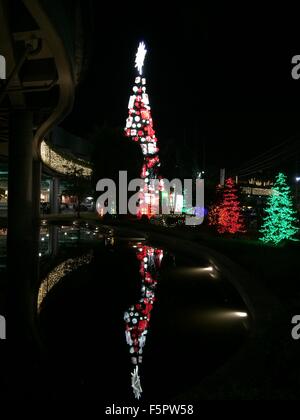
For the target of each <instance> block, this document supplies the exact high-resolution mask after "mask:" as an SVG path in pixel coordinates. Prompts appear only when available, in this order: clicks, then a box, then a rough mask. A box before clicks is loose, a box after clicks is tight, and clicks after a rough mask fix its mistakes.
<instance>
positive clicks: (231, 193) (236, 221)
mask: <svg viewBox="0 0 300 420" xmlns="http://www.w3.org/2000/svg"><path fill="white" fill-rule="evenodd" d="M217 230H218V232H219V233H231V234H234V233H238V232H245V225H244V218H243V215H242V210H241V206H240V202H239V199H238V195H237V188H236V186H235V183H234V181H233V179H232V178H228V179H227V180H226V181H225V186H224V190H223V197H222V201H221V203H220V206H219V214H218V225H217Z"/></svg>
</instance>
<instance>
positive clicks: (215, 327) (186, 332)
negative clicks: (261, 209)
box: [39, 225, 249, 399]
mask: <svg viewBox="0 0 300 420" xmlns="http://www.w3.org/2000/svg"><path fill="white" fill-rule="evenodd" d="M45 229H46V227H45ZM78 229H79V226H74V225H71V226H62V227H60V228H59V232H58V238H59V242H61V246H62V247H63V246H66V248H71V247H72V244H76V246H79V248H80V246H81V244H83V243H89V241H90V238H91V236H92V237H93V238H95V239H96V241H95V243H97V242H98V243H100V242H101V243H102V245H103V248H104V250H106V251H107V252H108V253H109V255H112V256H113V255H114V252H115V251H116V250H118V249H119V250H121V252H123V251H122V250H124V252H125V250H126V249H128V250H131V252H133V255H134V257H133V260H134V259H135V260H138V268H135V267H134V265H133V261H132V262H131V263H129V264H132V266H133V270H134V271H136V273H137V274H139V282H138V283H137V285H136V286H135V287H136V288H137V289H136V292H138V295H137V296H136V297H135V298H134V294H132V298H130V299H129V300H128V303H126V304H125V302H126V298H124V297H123V295H122V293H121V292H120V289H119V288H120V284H123V285H124V284H125V286H124V287H126V288H127V287H128V288H129V290H131V292H130V294H131V293H132V289H131V287H130V285H132V284H136V283H135V282H134V283H132V277H130V276H129V277H126V276H123V275H120V276H117V275H116V274H113V275H111V276H109V277H108V278H107V281H104V282H103V283H102V285H101V288H100V290H99V298H100V300H101V304H100V306H103V307H105V318H101V319H102V321H103V320H104V319H105V324H107V330H108V331H110V330H111V331H113V336H114V334H116V333H117V331H119V330H120V328H119V327H120V326H122V322H124V320H125V339H124V344H125V343H126V342H127V347H126V350H124V348H123V347H122V345H119V346H117V347H113V346H112V348H111V349H110V351H111V354H112V355H114V356H113V358H114V360H115V361H116V360H120V359H122V360H123V358H124V357H123V356H126V352H127V357H126V359H127V360H128V365H129V361H130V367H129V366H128V365H126V360H125V363H124V364H123V367H121V368H120V366H119V367H118V368H117V367H115V366H114V365H115V364H116V363H113V364H112V365H109V367H107V376H106V370H105V369H106V367H103V365H102V364H101V367H100V371H101V375H103V377H104V378H106V379H104V382H105V381H106V380H107V381H110V380H111V379H110V378H111V377H112V378H113V377H118V378H119V379H120V385H119V387H120V392H121V395H126V393H127V391H129V390H130V393H131V394H132V391H133V395H134V396H135V398H141V397H143V399H145V398H149V396H151V397H154V398H155V397H156V396H157V395H159V396H161V395H172V393H176V392H178V391H180V390H181V387H184V386H187V385H186V384H191V385H193V384H194V383H195V381H198V380H199V378H200V379H201V377H202V376H205V375H206V374H208V373H209V372H210V370H212V371H213V369H214V366H215V365H216V366H217V365H218V363H223V362H222V360H223V359H224V361H225V360H226V357H229V356H230V355H231V352H232V351H234V348H235V346H238V345H239V344H240V343H241V342H242V340H243V339H244V336H245V335H246V332H247V330H248V328H249V322H248V314H247V311H246V309H245V307H244V306H243V304H241V299H240V298H238V299H236V296H235V295H234V294H233V295H232V292H230V291H229V292H228V290H227V286H226V285H225V283H224V279H222V273H220V271H219V268H217V267H216V266H214V265H213V264H212V263H211V262H208V261H204V260H203V261H201V262H200V261H195V260H188V259H185V258H186V257H181V255H180V254H179V255H178V254H176V253H173V252H170V251H169V250H167V249H165V248H164V249H162V248H160V247H158V246H154V245H152V244H149V243H147V242H146V241H143V242H141V240H135V239H133V238H131V239H130V238H129V237H126V235H124V236H123V237H120V236H118V235H116V234H115V232H114V231H113V230H111V229H106V228H102V227H101V228H96V227H94V228H92V227H90V226H83V227H82V229H81V231H80V232H78ZM66 233H67V235H66ZM78 233H79V234H80V237H81V238H82V239H83V241H82V242H80V241H79V242H78ZM94 233H95V235H94ZM43 234H44V235H47V230H45V231H44V233H43ZM50 236H51V235H50ZM46 237H47V236H46ZM45 241H46V239H45ZM45 241H43V242H45ZM91 248H92V243H91ZM101 252H102V251H101ZM101 255H102V254H101V253H99V254H98V251H97V253H96V255H95V254H94V255H93V254H92V253H86V254H84V255H81V256H80V257H76V258H68V259H67V260H66V261H64V262H63V263H61V264H59V265H58V266H57V267H56V268H55V269H54V270H53V271H51V272H50V273H49V274H48V276H46V278H45V279H44V280H43V282H42V286H41V289H40V292H39V308H40V307H41V303H42V302H43V303H44V304H45V305H43V306H42V311H41V313H44V314H45V313H47V299H45V298H46V295H47V293H48V292H49V291H50V290H51V289H53V287H54V286H55V285H57V284H58V282H60V280H61V279H63V278H64V277H65V276H66V275H69V274H70V273H72V272H74V273H75V272H76V270H77V269H78V268H79V267H82V266H87V268H86V269H85V267H83V269H84V270H85V271H84V272H86V273H89V274H87V277H86V281H87V282H88V281H90V278H89V277H88V276H91V273H93V274H92V275H96V277H97V276H99V273H98V272H94V271H93V270H92V271H89V268H88V267H90V266H92V265H93V262H94V260H95V259H98V260H100V262H101V258H105V253H104V254H103V255H102V256H101ZM116 255H119V256H120V255H121V254H118V252H117V253H116ZM126 255H127V254H126ZM115 258H116V261H115V264H116V266H117V265H118V264H119V260H118V258H119V257H117V256H116V257H115ZM109 261H111V263H112V261H113V260H109ZM126 263H127V261H126ZM113 264H114V263H113ZM109 267H111V268H110V270H111V271H112V272H113V273H115V271H114V269H113V267H112V266H111V265H110V266H109ZM120 270H121V272H122V268H121V267H120ZM81 273H82V272H81ZM122 274H123V273H122ZM80 275H81V277H82V274H80ZM84 276H85V274H83V278H85V277H84ZM119 277H120V278H122V283H119V282H118V281H119V280H118V278H119ZM137 277H138V276H137ZM97 278H101V277H100V276H99V277H97ZM111 282H112V283H113V287H112V288H111V289H110V286H109V284H110V283H111ZM87 284H88V283H87ZM86 287H89V286H86ZM111 291H112V292H111ZM116 291H117V293H116ZM54 293H55V290H54ZM65 293H66V294H65V295H64V296H65V297H66V299H67V298H68V295H67V293H68V292H67V289H66V292H65ZM90 293H94V291H93V289H91V291H90ZM110 293H113V295H112V296H111V297H110ZM118 294H120V296H118V297H117V298H116V295H118ZM52 296H53V294H52ZM102 296H103V297H105V299H103V298H102ZM101 298H102V299H101ZM114 299H117V300H118V301H120V302H121V303H122V302H123V299H124V306H123V309H122V311H123V312H121V313H119V312H118V313H115V312H114V311H115V309H114V308H115V306H114V305H111V304H110V303H109V302H112V301H114ZM106 301H107V303H106ZM58 304H60V305H62V306H61V307H62V310H63V302H61V303H59V302H58ZM127 305H128V306H127ZM95 306H97V305H95ZM44 309H45V311H44ZM122 315H123V316H124V320H122ZM44 316H45V315H44ZM82 316H84V313H83V314H82ZM150 316H151V321H150ZM94 318H95V322H97V319H98V321H99V319H100V318H99V313H97V311H96V313H95V315H94V316H93V317H92V320H91V319H90V318H89V319H88V320H87V322H92V323H93V322H94V321H93V319H94ZM110 319H114V320H115V322H114V323H113V324H110ZM149 333H150V335H149ZM62 334H64V332H62ZM108 335H109V334H108ZM120 335H121V333H120ZM62 337H63V336H62ZM146 337H147V340H146ZM50 341H51V342H52V343H53V345H54V346H55V343H56V342H60V343H61V339H60V340H59V339H57V337H56V335H54V336H52V338H51V340H50ZM105 343H106V344H105V346H108V347H109V345H110V341H109V340H108V342H107V341H106V340H105ZM64 345H65V346H66V347H67V348H68V341H66V342H65V343H64ZM72 350H73V349H72ZM88 354H89V353H88ZM95 362H97V360H96V361H95ZM198 365H199V366H200V367H198ZM128 367H129V368H128ZM114 369H115V370H114ZM129 369H130V370H131V384H130V371H129ZM174 369H175V370H174ZM157 375H159V382H157ZM121 378H122V379H121ZM124 378H125V382H126V378H128V382H127V385H126V384H125V385H124ZM121 384H122V385H121ZM112 386H113V388H114V387H115V386H116V383H115V382H113V385H112ZM126 387H128V388H126Z"/></svg>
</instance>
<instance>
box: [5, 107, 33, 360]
mask: <svg viewBox="0 0 300 420" xmlns="http://www.w3.org/2000/svg"><path fill="white" fill-rule="evenodd" d="M32 144H33V127H32V114H31V112H29V111H25V110H20V111H13V112H12V113H11V116H10V137H9V174H8V191H9V194H8V236H7V256H8V259H7V268H8V280H9V282H8V307H7V321H8V322H7V337H8V339H10V342H11V344H12V345H13V343H17V344H19V345H20V344H21V345H22V351H23V350H24V353H25V348H29V347H31V344H33V342H34V341H35V340H34V333H33V330H34V315H35V311H34V306H33V305H34V291H33V287H32V283H33V280H34V279H36V269H37V267H36V265H37V264H36V255H34V254H35V253H36V246H35V245H34V238H35V234H34V228H33V200H32V197H33V194H32V192H33V189H32V185H33V182H32V181H33V178H32V168H33V165H32ZM26 344H28V346H27V345H26Z"/></svg>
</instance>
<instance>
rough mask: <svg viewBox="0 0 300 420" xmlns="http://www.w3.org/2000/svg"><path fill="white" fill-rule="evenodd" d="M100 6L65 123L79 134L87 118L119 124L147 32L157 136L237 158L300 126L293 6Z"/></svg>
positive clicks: (226, 161)
mask: <svg viewBox="0 0 300 420" xmlns="http://www.w3.org/2000/svg"><path fill="white" fill-rule="evenodd" d="M101 3H102V2H101ZM147 4H148V3H147ZM102 7H103V6H102V4H100V2H95V5H94V17H95V28H94V36H93V38H94V41H93V56H92V58H91V64H90V68H89V71H88V73H87V75H86V78H85V80H84V81H83V82H82V83H81V85H80V87H79V88H78V92H77V97H76V103H75V107H74V111H73V113H72V115H71V116H70V117H69V118H68V119H67V120H66V122H65V126H66V127H67V128H68V129H70V130H72V131H74V132H76V133H78V134H81V135H83V136H84V135H86V133H88V132H89V131H90V130H91V128H92V126H93V125H94V124H98V125H102V124H103V123H106V124H109V125H112V126H124V124H125V120H126V118H127V104H128V98H129V95H130V94H131V89H132V85H133V81H134V74H135V73H134V67H133V66H134V56H135V52H136V48H137V45H138V42H139V41H140V40H144V41H145V43H146V45H147V49H148V54H147V56H146V62H145V76H146V78H147V86H148V93H149V97H150V105H151V106H152V116H153V120H154V128H155V129H156V131H157V136H158V140H159V142H164V141H166V139H168V140H169V141H174V145H176V144H179V143H180V142H182V141H185V142H186V143H187V147H191V150H196V153H198V154H199V155H201V154H202V150H203V143H205V151H206V153H205V155H206V162H207V163H208V164H214V165H216V166H225V167H236V166H238V165H239V164H240V163H242V162H244V161H247V160H248V159H250V158H251V157H255V156H256V155H258V154H259V153H261V152H263V151H265V150H268V149H269V148H271V147H272V146H273V145H275V144H277V143H281V142H282V141H283V140H285V139H286V138H287V137H289V136H291V135H294V134H297V133H300V80H298V81H296V80H293V79H292V78H291V68H292V64H291V59H292V56H293V55H296V54H300V29H299V24H298V23H297V22H296V18H297V16H296V15H297V14H296V12H295V11H293V10H292V9H291V10H290V11H289V12H288V13H283V12H282V10H281V9H280V8H279V7H278V9H276V8H275V7H274V6H272V7H273V8H272V9H269V10H268V12H264V11H262V10H261V9H254V8H253V9H247V8H246V7H245V6H243V7H241V8H240V9H234V11H233V10H232V11H230V10H229V9H227V8H226V9H225V8H224V9H223V10H222V9H217V7H216V10H214V11H211V10H210V11H207V10H201V8H199V7H198V8H196V7H195V8H194V7H188V6H186V7H183V6H181V7H179V6H172V7H171V8H170V9H169V10H168V11H160V10H159V9H157V7H155V6H153V8H152V9H151V8H143V7H141V6H140V4H138V5H137V6H136V8H135V7H134V6H133V5H132V6H130V7H129V6H128V5H126V6H123V7H120V6H119V5H117V6H116V5H115V4H113V5H112V6H111V7H107V6H106V7H105V9H103V8H102ZM135 9H136V10H135ZM294 16H295V18H294ZM184 139H185V140H184ZM200 159H201V158H200Z"/></svg>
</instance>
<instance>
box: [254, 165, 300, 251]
mask: <svg viewBox="0 0 300 420" xmlns="http://www.w3.org/2000/svg"><path fill="white" fill-rule="evenodd" d="M265 213H266V216H265V217H264V220H263V224H262V227H261V229H260V233H261V234H262V236H261V237H260V238H259V239H260V240H261V241H263V242H265V243H268V244H272V245H278V244H280V243H281V242H282V241H284V240H288V239H292V238H293V236H294V235H295V234H296V233H297V232H298V231H299V228H298V227H297V223H298V220H297V218H296V217H295V216H296V211H295V210H294V207H293V200H292V195H291V190H290V187H289V186H288V184H287V180H286V175H284V174H283V173H281V172H280V173H279V174H278V175H277V177H276V179H275V183H274V186H273V189H272V194H271V195H270V197H269V198H268V201H267V207H266V209H265Z"/></svg>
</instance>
